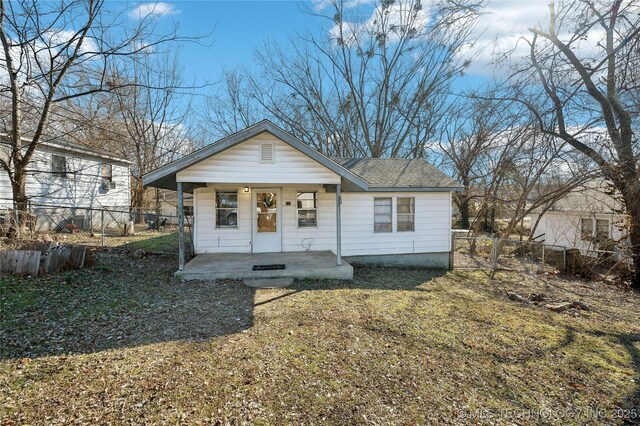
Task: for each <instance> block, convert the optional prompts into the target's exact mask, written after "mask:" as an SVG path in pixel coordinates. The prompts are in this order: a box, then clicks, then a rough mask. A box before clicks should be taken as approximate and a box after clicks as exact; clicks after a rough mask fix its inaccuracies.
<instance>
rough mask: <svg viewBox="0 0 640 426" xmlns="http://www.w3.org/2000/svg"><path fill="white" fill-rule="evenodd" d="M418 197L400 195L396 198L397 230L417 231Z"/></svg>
mask: <svg viewBox="0 0 640 426" xmlns="http://www.w3.org/2000/svg"><path fill="white" fill-rule="evenodd" d="M415 216H416V199H415V198H414V197H398V198H397V200H396V230H397V231H398V232H404V231H415V230H416V229H415Z"/></svg>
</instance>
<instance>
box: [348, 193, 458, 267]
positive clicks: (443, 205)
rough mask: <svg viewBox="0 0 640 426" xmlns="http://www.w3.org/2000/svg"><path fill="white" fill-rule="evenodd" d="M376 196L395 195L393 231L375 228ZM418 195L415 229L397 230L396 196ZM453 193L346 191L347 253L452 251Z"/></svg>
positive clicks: (352, 254) (354, 254) (349, 254)
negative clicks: (375, 229)
mask: <svg viewBox="0 0 640 426" xmlns="http://www.w3.org/2000/svg"><path fill="white" fill-rule="evenodd" d="M374 197H391V198H393V232H373V199H374ZM397 197H415V209H416V215H415V231H413V232H396V198H397ZM450 204H451V202H450V197H449V193H448V192H441V193H436V192H434V193H371V192H367V193H360V192H354V193H345V194H343V196H342V254H343V256H359V255H375V254H405V253H434V252H448V251H449V250H450V245H451V215H450Z"/></svg>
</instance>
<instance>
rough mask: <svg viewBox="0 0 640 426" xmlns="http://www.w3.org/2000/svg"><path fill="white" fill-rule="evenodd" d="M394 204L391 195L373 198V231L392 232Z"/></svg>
mask: <svg viewBox="0 0 640 426" xmlns="http://www.w3.org/2000/svg"><path fill="white" fill-rule="evenodd" d="M392 224H393V205H392V198H391V197H384V198H377V197H376V198H374V199H373V232H392V231H393V228H392Z"/></svg>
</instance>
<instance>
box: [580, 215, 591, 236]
mask: <svg viewBox="0 0 640 426" xmlns="http://www.w3.org/2000/svg"><path fill="white" fill-rule="evenodd" d="M580 236H581V238H582V239H583V240H588V239H591V237H593V220H592V219H591V218H588V219H585V218H583V219H580Z"/></svg>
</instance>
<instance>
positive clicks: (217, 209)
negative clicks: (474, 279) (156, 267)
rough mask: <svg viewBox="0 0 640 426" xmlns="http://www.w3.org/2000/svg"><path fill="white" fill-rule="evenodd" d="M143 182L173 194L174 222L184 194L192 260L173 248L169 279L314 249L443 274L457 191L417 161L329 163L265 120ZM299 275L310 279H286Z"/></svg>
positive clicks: (336, 263) (339, 258)
mask: <svg viewBox="0 0 640 426" xmlns="http://www.w3.org/2000/svg"><path fill="white" fill-rule="evenodd" d="M143 182H144V184H145V185H148V186H153V187H160V188H166V189H176V190H177V191H178V205H179V208H178V213H179V219H180V218H181V217H182V215H181V213H182V205H183V201H182V200H183V197H184V195H183V194H184V192H185V191H189V192H191V191H192V192H193V200H194V201H193V214H194V230H193V235H192V240H193V248H194V251H195V254H196V257H195V259H193V260H192V261H191V262H190V263H189V264H188V265H186V268H185V264H184V251H183V250H181V251H180V264H179V271H178V273H177V275H179V276H183V277H192V278H196V277H205V276H206V275H205V274H204V273H203V274H201V275H198V274H197V273H196V271H195V269H194V268H195V266H197V265H199V266H200V267H201V268H202V269H206V267H205V266H206V264H212V262H215V261H216V259H217V260H218V261H220V259H224V262H225V264H226V263H228V262H227V261H229V260H230V259H231V260H235V259H239V258H240V257H239V256H240V255H241V254H247V255H252V256H254V257H253V258H252V257H251V256H249V257H247V259H248V260H247V262H248V263H252V262H253V263H255V262H259V261H260V260H256V259H259V257H257V256H256V255H257V254H260V253H264V254H273V253H279V255H278V256H279V257H277V259H287V258H289V259H293V258H298V259H302V255H297V257H296V255H294V253H324V254H326V256H324V257H323V259H324V260H326V259H329V258H331V259H333V260H332V261H331V263H332V265H331V266H332V267H333V268H336V267H338V268H339V267H341V266H342V265H343V258H346V259H345V260H346V261H347V262H357V263H382V264H412V265H416V264H417V265H422V266H425V267H437V268H448V267H449V257H450V256H449V253H450V250H451V195H452V191H458V190H461V189H462V187H461V186H460V185H459V184H458V183H456V182H455V181H453V180H452V179H451V178H449V177H448V176H446V175H445V174H444V173H442V172H440V171H438V170H437V169H436V168H435V167H433V166H432V165H431V164H428V163H427V162H426V161H424V160H422V159H347V158H329V157H327V156H325V155H323V154H321V153H320V152H318V151H316V150H314V149H312V148H310V147H309V146H308V145H306V144H304V143H303V142H301V141H299V140H298V139H296V138H295V137H293V136H292V135H290V134H289V133H287V132H286V131H284V130H283V129H281V128H279V127H278V126H276V125H274V124H273V123H271V122H269V121H266V120H265V121H261V122H259V123H257V124H255V125H253V126H250V127H248V128H246V129H244V130H242V131H239V132H237V133H235V134H232V135H230V136H227V137H225V138H223V139H221V140H219V141H218V142H215V143H213V144H211V145H208V146H206V147H204V148H202V149H200V150H198V151H196V152H194V153H192V154H190V155H187V156H184V157H182V158H180V159H178V160H176V161H174V162H172V163H170V164H167V165H165V166H163V167H161V168H159V169H156V170H154V171H152V172H150V173H148V174H147V175H145V176H144V177H143ZM180 229H181V230H182V229H183V221H182V220H180ZM182 235H183V232H182V231H181V240H183V238H184V237H183V236H182ZM288 255H290V256H289V257H287V256H288ZM329 255H330V256H329ZM318 256H319V255H318ZM207 259H208V260H207ZM262 259H271V261H273V259H276V257H274V256H271V257H269V256H268V255H265V256H262ZM313 261H318V258H317V257H316V259H315V260H313ZM283 262H284V263H286V261H283ZM310 262H312V261H311V260H310ZM274 263H278V262H275V261H274ZM190 265H191V267H190ZM222 266H224V265H221V268H222ZM283 266H284V265H283ZM238 268H241V266H239V265H237V268H236V269H238ZM349 268H350V266H349ZM189 272H192V273H189ZM209 272H210V274H209V277H222V276H223V275H216V274H215V273H214V272H215V271H213V270H211V269H210V270H209ZM236 272H239V271H236ZM269 272H271V273H272V275H273V273H274V271H269ZM290 272H291V271H290ZM347 272H348V271H347ZM287 274H288V273H287V272H281V275H282V276H286V275H287ZM352 274H353V270H352V269H351V272H350V275H351V276H348V275H349V273H345V274H342V275H340V274H338V275H332V274H331V273H328V274H327V275H326V276H327V277H340V278H351V277H352ZM234 276H235V277H240V278H245V277H246V276H242V274H241V273H239V274H236V275H234ZM247 276H255V274H253V275H252V274H248V275H247ZM305 276H309V277H314V276H317V275H314V274H307V275H305V273H303V272H300V274H298V275H296V277H305Z"/></svg>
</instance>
